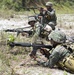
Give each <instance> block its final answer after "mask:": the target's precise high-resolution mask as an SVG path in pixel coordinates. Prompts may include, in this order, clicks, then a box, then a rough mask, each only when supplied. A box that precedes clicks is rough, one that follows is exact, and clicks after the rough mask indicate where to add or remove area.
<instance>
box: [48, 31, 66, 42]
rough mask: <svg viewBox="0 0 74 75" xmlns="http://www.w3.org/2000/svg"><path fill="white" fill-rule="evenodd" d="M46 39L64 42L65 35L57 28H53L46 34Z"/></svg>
mask: <svg viewBox="0 0 74 75" xmlns="http://www.w3.org/2000/svg"><path fill="white" fill-rule="evenodd" d="M48 39H49V40H51V39H52V40H53V41H55V42H58V43H64V42H65V41H66V35H65V34H64V33H63V32H61V31H59V30H54V31H52V32H51V33H50V34H49V35H48Z"/></svg>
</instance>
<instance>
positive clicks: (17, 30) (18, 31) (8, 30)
mask: <svg viewBox="0 0 74 75" xmlns="http://www.w3.org/2000/svg"><path fill="white" fill-rule="evenodd" d="M4 31H5V32H17V36H18V35H19V33H23V32H26V33H28V34H29V35H31V34H32V32H33V31H25V30H20V29H6V30H4Z"/></svg>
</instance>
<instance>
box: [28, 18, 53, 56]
mask: <svg viewBox="0 0 74 75" xmlns="http://www.w3.org/2000/svg"><path fill="white" fill-rule="evenodd" d="M31 21H35V18H34V17H30V18H29V22H28V24H30V22H31ZM42 28H43V26H42V25H41V24H40V23H39V22H37V23H35V24H34V26H33V27H32V30H33V33H32V35H31V40H32V41H31V42H33V43H37V44H47V37H48V34H49V33H50V31H51V30H52V28H51V27H50V26H47V25H46V27H45V28H44V29H42ZM46 30H47V31H46ZM45 31H46V32H45ZM44 33H45V34H44ZM48 43H49V42H48ZM38 49H40V48H39V47H33V51H32V52H31V54H30V55H34V56H35V55H36V52H37V50H38Z"/></svg>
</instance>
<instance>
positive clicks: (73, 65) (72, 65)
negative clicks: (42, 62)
mask: <svg viewBox="0 0 74 75" xmlns="http://www.w3.org/2000/svg"><path fill="white" fill-rule="evenodd" d="M58 66H59V67H61V68H63V69H65V70H67V71H69V72H72V73H74V56H73V55H69V56H66V57H65V58H64V59H63V60H61V61H59V63H58Z"/></svg>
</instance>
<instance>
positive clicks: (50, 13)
mask: <svg viewBox="0 0 74 75" xmlns="http://www.w3.org/2000/svg"><path fill="white" fill-rule="evenodd" d="M52 6H53V5H52V3H51V2H47V3H46V7H50V8H48V9H46V10H44V9H43V12H40V14H39V16H43V22H44V24H49V25H50V26H51V27H52V29H53V30H54V29H55V26H56V20H57V17H56V14H55V10H54V9H53V8H52Z"/></svg>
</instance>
